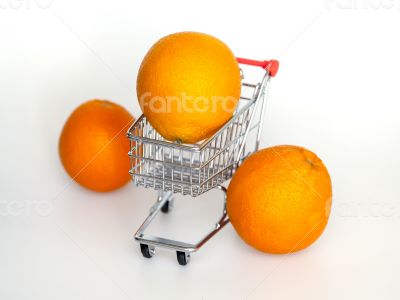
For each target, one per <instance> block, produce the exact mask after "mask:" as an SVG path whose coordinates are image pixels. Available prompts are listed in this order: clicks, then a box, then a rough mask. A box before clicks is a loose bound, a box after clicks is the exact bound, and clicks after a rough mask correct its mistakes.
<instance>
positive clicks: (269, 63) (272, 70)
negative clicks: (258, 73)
mask: <svg viewBox="0 0 400 300" xmlns="http://www.w3.org/2000/svg"><path fill="white" fill-rule="evenodd" d="M236 60H237V62H238V63H239V64H245V65H250V66H257V67H261V68H263V69H264V70H266V71H268V72H269V75H270V76H272V77H274V76H275V75H276V73H277V72H278V69H279V61H277V60H273V59H272V60H253V59H247V58H240V57H236Z"/></svg>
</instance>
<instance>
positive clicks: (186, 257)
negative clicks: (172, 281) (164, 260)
mask: <svg viewBox="0 0 400 300" xmlns="http://www.w3.org/2000/svg"><path fill="white" fill-rule="evenodd" d="M176 258H177V259H178V263H179V264H180V265H181V266H185V265H187V264H188V263H189V261H190V254H189V253H186V252H181V251H177V252H176Z"/></svg>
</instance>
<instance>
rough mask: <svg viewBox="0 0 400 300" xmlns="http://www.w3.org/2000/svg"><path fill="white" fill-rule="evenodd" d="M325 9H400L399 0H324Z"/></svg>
mask: <svg viewBox="0 0 400 300" xmlns="http://www.w3.org/2000/svg"><path fill="white" fill-rule="evenodd" d="M326 8H327V9H335V8H336V9H352V10H368V9H376V10H378V9H380V10H385V9H400V0H326Z"/></svg>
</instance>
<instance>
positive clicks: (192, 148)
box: [128, 72, 271, 197]
mask: <svg viewBox="0 0 400 300" xmlns="http://www.w3.org/2000/svg"><path fill="white" fill-rule="evenodd" d="M270 75H271V74H270V72H265V74H264V77H263V78H262V80H261V81H260V82H256V83H250V82H242V93H241V97H240V100H239V104H238V107H237V109H236V111H235V113H234V115H233V117H232V118H231V119H230V120H229V121H228V122H227V123H226V124H225V125H224V126H223V127H222V128H221V129H220V130H218V131H217V132H216V133H215V134H214V135H213V136H212V137H210V138H208V139H206V140H204V141H202V142H200V143H198V144H179V143H177V142H171V141H167V140H165V139H164V138H163V137H162V136H161V135H160V134H159V133H158V132H157V131H156V130H155V129H154V128H153V127H152V126H151V124H150V123H149V122H148V120H147V119H146V117H145V116H144V115H142V116H141V117H140V118H139V119H138V120H137V121H136V122H135V123H134V124H133V125H132V126H131V128H130V129H129V131H128V138H129V139H130V143H131V145H130V151H129V156H130V158H131V169H130V174H131V175H132V177H133V180H134V183H135V184H136V185H138V186H144V187H146V188H153V189H156V190H162V191H165V192H168V191H171V192H173V193H181V194H183V195H191V196H193V197H195V196H198V195H200V194H202V193H204V192H206V191H208V190H210V189H212V188H215V187H216V186H217V185H218V184H221V183H223V182H224V181H226V180H228V179H229V178H231V177H232V175H233V173H234V171H235V169H236V168H237V167H238V165H239V164H240V162H241V161H242V160H243V159H244V158H245V157H246V156H247V155H249V154H250V153H252V152H254V151H255V150H257V148H258V145H259V140H260V134H261V126H262V120H263V115H264V114H263V113H264V105H265V98H266V97H265V95H266V92H267V87H268V83H269V78H270ZM252 133H255V139H254V138H252V139H250V138H249V137H250V136H251V135H252Z"/></svg>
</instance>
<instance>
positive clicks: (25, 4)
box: [0, 0, 53, 9]
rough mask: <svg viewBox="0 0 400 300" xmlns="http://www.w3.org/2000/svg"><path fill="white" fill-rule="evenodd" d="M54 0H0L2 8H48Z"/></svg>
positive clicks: (0, 7)
mask: <svg viewBox="0 0 400 300" xmlns="http://www.w3.org/2000/svg"><path fill="white" fill-rule="evenodd" d="M52 4H53V0H0V9H34V8H40V9H47V8H50V7H51V5H52Z"/></svg>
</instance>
